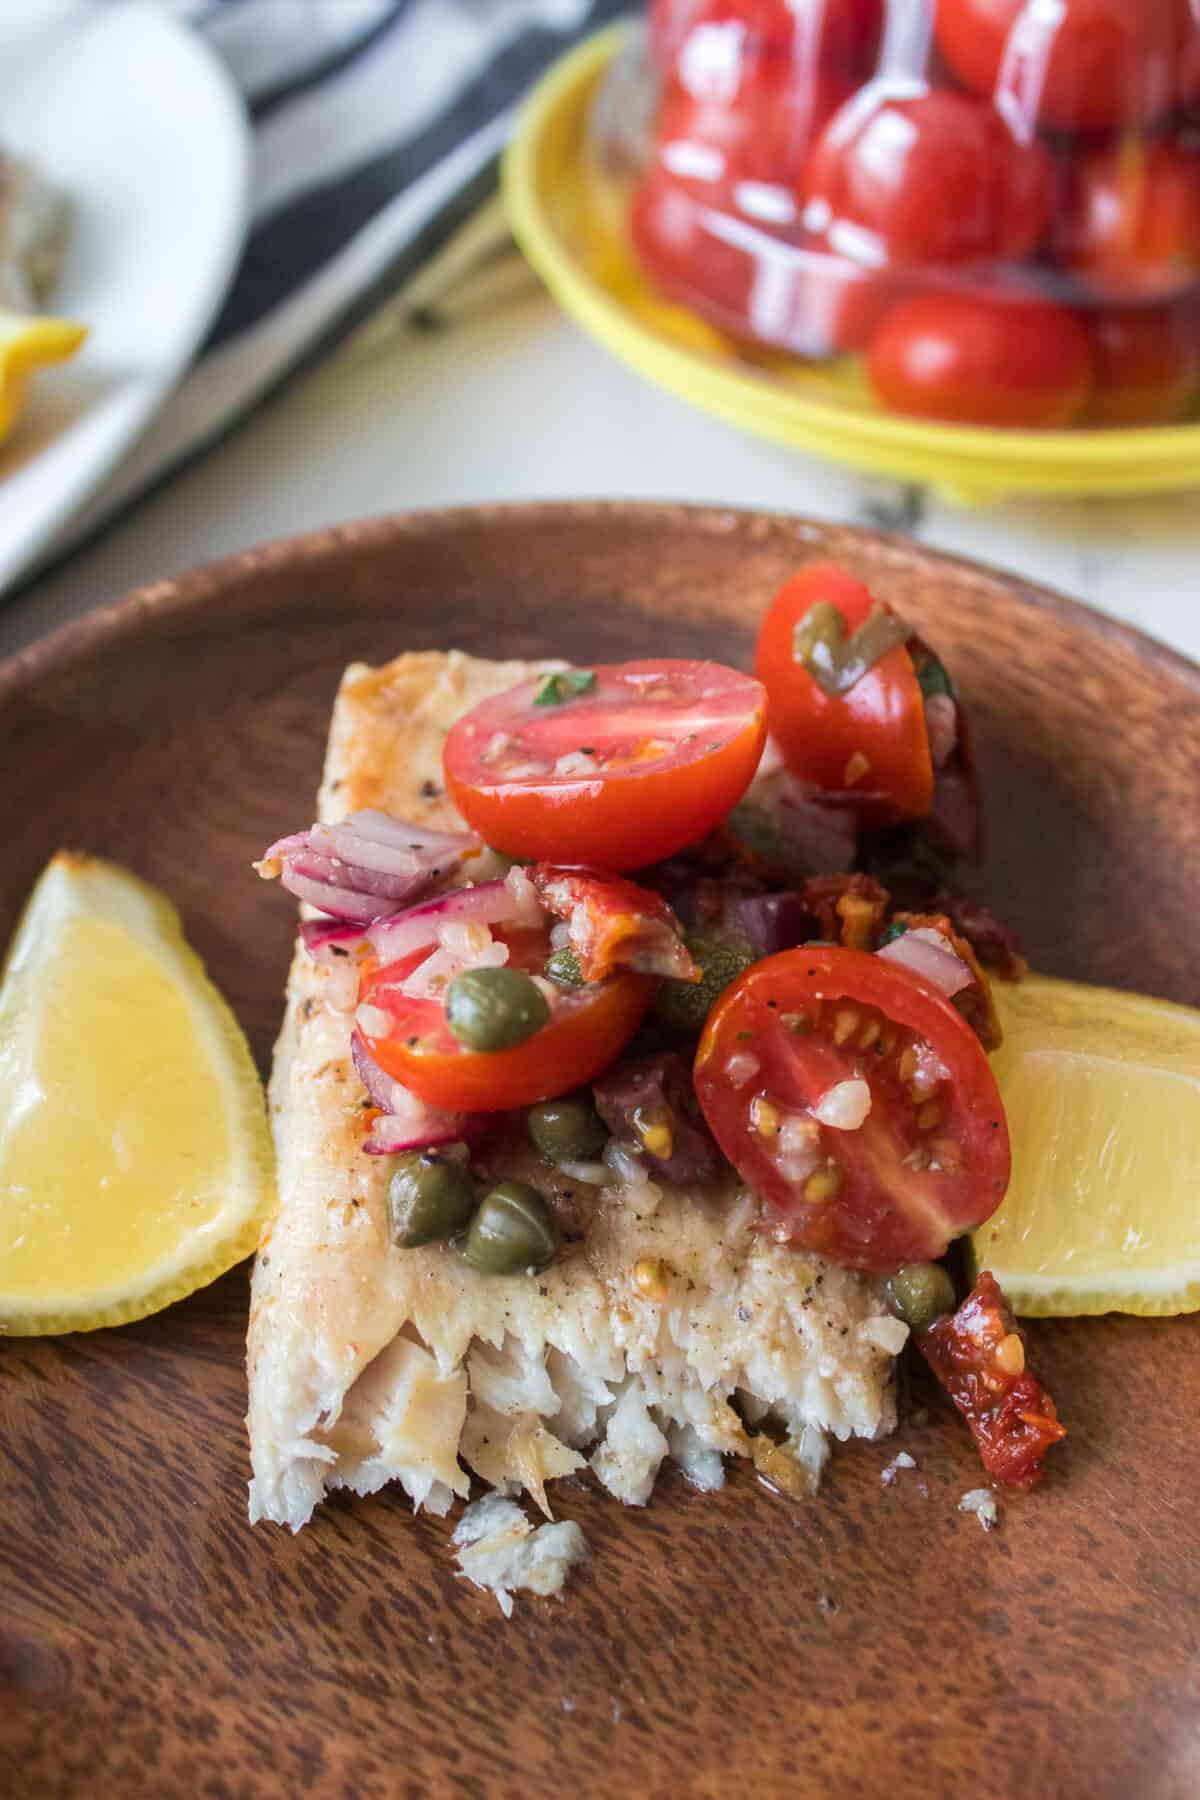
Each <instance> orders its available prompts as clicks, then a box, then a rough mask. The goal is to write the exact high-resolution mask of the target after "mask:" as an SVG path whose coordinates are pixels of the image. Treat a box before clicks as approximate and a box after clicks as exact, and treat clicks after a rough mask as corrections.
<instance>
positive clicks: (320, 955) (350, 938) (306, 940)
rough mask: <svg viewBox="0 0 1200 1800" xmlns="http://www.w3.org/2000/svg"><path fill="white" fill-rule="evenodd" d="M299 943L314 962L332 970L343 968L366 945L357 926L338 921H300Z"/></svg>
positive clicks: (364, 938)
mask: <svg viewBox="0 0 1200 1800" xmlns="http://www.w3.org/2000/svg"><path fill="white" fill-rule="evenodd" d="M300 941H301V943H302V944H303V945H304V948H305V949H306V950H307V951H308V954H309V955H310V956H311V957H312V959H313V961H314V962H319V963H322V964H324V965H325V966H326V967H327V968H333V969H337V968H345V966H346V964H347V963H348V962H349V961H351V960H352V959H353V958H354V957H356V956H357V955H358V953H359V951H361V950H364V949H365V948H366V944H367V940H366V937H365V936H364V935H363V933H362V931H361V930H360V929H359V927H358V926H357V925H347V924H345V923H344V922H343V921H342V920H340V919H302V920H301V922H300Z"/></svg>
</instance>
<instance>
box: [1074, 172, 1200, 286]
mask: <svg viewBox="0 0 1200 1800" xmlns="http://www.w3.org/2000/svg"><path fill="white" fill-rule="evenodd" d="M1047 248H1048V250H1049V252H1050V254H1051V255H1052V256H1053V257H1054V259H1055V261H1056V262H1058V264H1059V265H1060V266H1061V267H1062V268H1065V269H1069V270H1070V271H1071V273H1072V274H1074V275H1078V276H1080V277H1081V278H1082V279H1083V280H1084V281H1086V282H1087V283H1088V284H1089V286H1091V287H1095V288H1097V289H1100V290H1103V292H1104V293H1105V294H1106V295H1107V296H1110V297H1111V298H1113V299H1117V300H1121V299H1165V298H1167V297H1168V296H1170V295H1172V294H1177V293H1179V292H1181V291H1182V290H1183V289H1184V288H1187V287H1189V286H1190V285H1191V284H1192V283H1193V282H1194V281H1195V280H1196V277H1197V276H1198V275H1200V152H1198V151H1197V149H1196V148H1194V147H1193V146H1191V145H1189V144H1184V143H1162V144H1148V143H1147V142H1146V141H1145V139H1144V138H1139V137H1136V136H1131V137H1129V138H1127V139H1126V140H1125V141H1124V142H1123V143H1121V144H1119V145H1115V146H1105V147H1104V148H1102V149H1098V150H1080V151H1078V152H1077V153H1076V154H1075V155H1074V156H1072V157H1071V159H1070V161H1069V163H1068V165H1067V168H1066V172H1065V177H1064V192H1063V199H1062V204H1061V206H1060V208H1059V211H1058V213H1057V215H1056V218H1055V222H1054V228H1053V230H1052V232H1051V234H1050V239H1049V243H1048V246H1047Z"/></svg>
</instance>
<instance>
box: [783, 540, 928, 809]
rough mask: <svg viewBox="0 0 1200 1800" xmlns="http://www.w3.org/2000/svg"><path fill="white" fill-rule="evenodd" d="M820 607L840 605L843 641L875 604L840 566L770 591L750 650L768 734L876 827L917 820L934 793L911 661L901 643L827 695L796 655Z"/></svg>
mask: <svg viewBox="0 0 1200 1800" xmlns="http://www.w3.org/2000/svg"><path fill="white" fill-rule="evenodd" d="M822 601H823V602H826V603H828V604H830V605H833V606H835V607H836V608H837V610H838V612H839V613H840V614H841V616H842V618H843V619H844V621H845V624H846V629H847V633H848V634H853V633H854V632H856V631H857V630H858V629H859V627H860V626H861V625H862V624H863V623H864V622H865V621H866V619H867V617H868V615H869V614H870V613H871V611H872V609H873V607H874V606H875V604H876V602H875V598H874V596H873V595H872V593H871V591H870V589H869V588H867V587H864V586H863V583H862V582H861V581H856V580H855V579H854V577H853V576H852V575H851V574H850V573H849V572H848V571H847V570H846V569H843V568H840V567H839V566H838V564H837V563H826V562H821V563H809V564H808V565H807V567H805V568H803V569H801V570H800V571H799V573H798V574H796V575H793V576H792V579H791V580H790V581H789V582H787V583H786V584H785V586H784V587H782V588H781V589H780V591H779V593H778V594H776V596H775V598H774V600H773V601H772V602H771V606H770V610H769V611H768V613H767V616H766V618H765V619H764V621H763V625H762V629H761V631H760V632H759V634H758V644H757V646H756V648H755V652H754V672H755V674H756V675H757V676H758V678H759V680H760V681H761V682H762V683H763V685H764V686H765V688H766V690H767V717H768V721H769V725H770V731H771V736H772V737H773V738H774V739H775V740H776V741H777V743H778V744H779V747H780V749H781V750H782V752H783V755H784V759H785V761H786V763H787V765H788V768H789V769H790V770H791V771H792V773H793V774H794V775H796V776H798V777H799V779H800V780H801V781H805V782H808V783H809V784H810V785H811V786H812V787H814V788H819V789H821V790H822V791H823V792H824V793H826V794H831V795H836V796H837V797H838V798H839V799H840V800H842V801H844V802H846V803H847V804H852V805H853V806H854V808H855V810H856V811H857V812H858V813H860V814H861V815H862V817H864V818H865V819H867V820H869V821H870V822H871V823H872V824H885V823H895V822H897V821H899V820H901V819H916V818H921V817H922V816H923V815H924V814H925V813H927V812H928V811H929V806H930V801H931V799H932V796H933V763H932V761H931V759H930V755H929V737H928V733H927V732H926V729H925V702H924V697H923V696H922V693H921V689H920V686H919V684H918V682H917V677H916V674H915V673H914V671H913V665H912V658H911V657H910V656H909V654H908V651H907V650H906V649H905V648H904V647H903V645H898V646H897V647H896V648H894V649H891V650H889V651H888V652H887V653H886V654H885V655H884V656H882V657H880V659H879V661H878V662H876V663H874V664H873V665H872V666H871V667H870V668H869V669H867V671H866V672H865V674H863V675H860V676H859V678H858V680H857V681H856V682H855V683H854V686H853V687H852V688H850V689H849V691H848V692H847V693H845V694H842V695H839V696H836V697H835V696H831V695H829V694H826V693H825V692H824V691H823V689H822V688H820V687H819V686H818V685H817V682H816V681H815V680H814V678H813V677H812V675H810V674H809V672H808V670H807V669H806V668H805V667H804V665H803V664H802V663H800V662H798V661H797V660H796V656H795V640H796V627H797V625H798V624H799V623H800V622H801V620H803V619H805V618H807V616H808V614H809V613H810V612H811V611H812V608H813V607H814V606H815V605H817V604H818V603H820V602H822Z"/></svg>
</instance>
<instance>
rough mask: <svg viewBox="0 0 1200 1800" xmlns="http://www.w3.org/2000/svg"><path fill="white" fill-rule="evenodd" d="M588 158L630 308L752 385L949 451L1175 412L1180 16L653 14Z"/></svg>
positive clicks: (889, 3) (613, 90) (1193, 379)
mask: <svg viewBox="0 0 1200 1800" xmlns="http://www.w3.org/2000/svg"><path fill="white" fill-rule="evenodd" d="M591 158H592V166H593V173H594V176H595V179H596V181H597V183H599V184H600V185H601V186H603V187H604V188H605V190H606V192H607V195H608V200H607V205H608V211H609V216H610V217H611V218H619V221H620V229H621V231H622V232H623V234H624V238H625V244H626V247H627V248H628V250H629V251H631V253H632V257H633V259H634V260H635V262H636V265H637V268H638V270H639V271H640V275H641V277H642V278H643V279H644V280H645V281H646V283H647V284H648V285H649V287H650V289H651V290H652V291H653V292H654V293H655V295H657V296H658V297H661V299H663V300H664V301H666V302H668V303H671V304H672V305H674V306H676V307H680V308H683V309H685V310H686V311H687V313H688V314H689V315H691V316H692V317H693V318H694V319H696V320H697V321H700V322H702V323H703V324H704V325H705V326H706V327H709V328H713V329H715V330H716V331H717V332H718V333H720V334H721V335H722V337H723V338H724V339H725V340H726V341H728V342H730V343H732V344H733V345H735V346H736V347H737V349H738V351H739V352H740V354H741V355H743V356H744V358H746V359H747V360H748V361H749V362H751V363H754V362H755V361H756V360H757V361H758V362H759V363H760V364H762V365H763V366H766V367H775V368H778V367H779V359H780V358H784V359H789V358H790V359H804V360H805V361H806V362H808V363H810V364H816V365H819V366H821V367H822V368H823V369H824V370H825V371H826V372H827V373H831V372H835V371H836V372H837V376H838V378H839V379H841V380H842V381H843V382H844V383H845V388H844V391H845V393H846V394H847V395H848V396H850V397H852V398H853V400H854V402H855V404H858V405H865V406H868V407H874V408H877V409H880V410H881V411H883V412H884V413H886V414H888V415H892V416H901V417H906V418H909V419H915V420H932V421H939V422H946V423H950V424H957V425H965V426H981V427H988V428H1001V429H1007V430H1020V431H1045V430H1062V429H1065V428H1082V429H1089V428H1090V429H1112V428H1121V427H1130V426H1141V427H1146V426H1161V425H1169V424H1172V423H1174V422H1176V421H1180V420H1184V419H1186V418H1188V417H1189V415H1191V416H1194V415H1195V413H1196V410H1197V400H1198V398H1200V395H1198V389H1200V11H1197V12H1194V11H1193V6H1192V0H652V4H651V5H650V7H649V9H648V12H647V16H646V29H645V32H644V34H643V36H642V39H641V42H640V44H639V45H638V47H637V49H636V51H635V52H633V53H631V54H630V55H625V56H622V57H619V58H618V59H617V61H616V63H615V64H614V66H613V68H612V70H611V71H610V74H609V76H608V79H607V80H606V82H605V83H604V84H603V85H602V87H601V89H600V91H599V95H598V98H597V100H596V103H595V105H594V107H593V112H592V126H591Z"/></svg>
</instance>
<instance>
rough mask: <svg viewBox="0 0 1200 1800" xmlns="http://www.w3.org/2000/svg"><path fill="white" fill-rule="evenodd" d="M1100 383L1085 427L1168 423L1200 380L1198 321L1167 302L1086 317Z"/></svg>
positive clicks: (1183, 408)
mask: <svg viewBox="0 0 1200 1800" xmlns="http://www.w3.org/2000/svg"><path fill="white" fill-rule="evenodd" d="M1088 333H1089V336H1090V337H1091V340H1092V355H1093V357H1094V360H1095V368H1096V385H1095V387H1094V388H1093V389H1092V393H1091V397H1090V399H1089V400H1088V403H1087V407H1086V409H1085V411H1084V414H1083V418H1082V421H1081V423H1082V424H1084V425H1095V426H1111V425H1169V424H1170V423H1171V422H1172V420H1174V419H1178V418H1179V417H1180V416H1181V414H1183V413H1184V412H1186V411H1187V407H1188V403H1189V401H1190V400H1191V398H1192V396H1193V394H1194V393H1195V392H1196V387H1197V383H1198V382H1200V319H1196V318H1194V317H1193V318H1188V317H1187V316H1186V315H1185V314H1184V313H1183V311H1182V310H1181V309H1179V308H1176V307H1167V306H1143V307H1122V308H1121V309H1120V310H1119V311H1116V310H1106V311H1101V312H1096V313H1093V314H1092V315H1091V316H1090V317H1089V318H1088Z"/></svg>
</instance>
